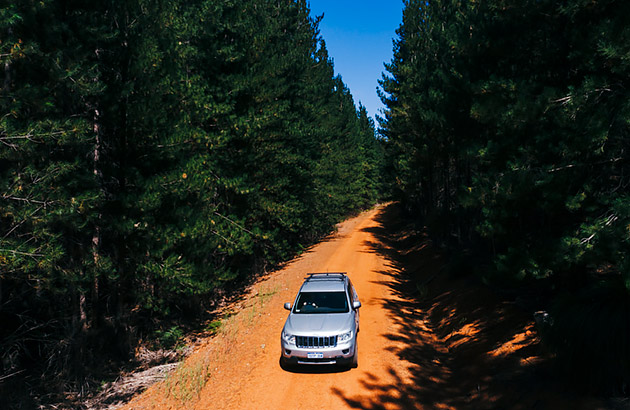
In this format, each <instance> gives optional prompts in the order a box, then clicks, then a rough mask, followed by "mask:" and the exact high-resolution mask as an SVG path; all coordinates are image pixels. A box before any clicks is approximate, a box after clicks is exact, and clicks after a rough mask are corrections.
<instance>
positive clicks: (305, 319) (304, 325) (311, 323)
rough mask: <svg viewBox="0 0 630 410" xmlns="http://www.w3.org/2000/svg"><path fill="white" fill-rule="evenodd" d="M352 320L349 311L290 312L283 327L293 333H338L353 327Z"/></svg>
mask: <svg viewBox="0 0 630 410" xmlns="http://www.w3.org/2000/svg"><path fill="white" fill-rule="evenodd" d="M353 323H354V320H353V318H352V315H351V314H349V313H333V314H306V313H302V314H291V315H289V317H288V318H287V321H286V323H285V325H284V329H285V331H286V332H287V333H291V334H295V335H304V336H306V335H313V336H315V335H322V336H323V335H331V336H332V335H338V334H341V333H345V332H348V331H350V330H354V329H353Z"/></svg>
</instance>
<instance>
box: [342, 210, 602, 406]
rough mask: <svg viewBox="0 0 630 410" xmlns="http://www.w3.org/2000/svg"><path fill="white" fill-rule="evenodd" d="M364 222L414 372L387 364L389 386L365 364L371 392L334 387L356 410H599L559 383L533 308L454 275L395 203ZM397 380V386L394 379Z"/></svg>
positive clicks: (397, 349)
mask: <svg viewBox="0 0 630 410" xmlns="http://www.w3.org/2000/svg"><path fill="white" fill-rule="evenodd" d="M376 220H377V222H378V226H376V227H371V228H367V229H366V230H367V231H369V232H370V233H372V234H373V237H374V241H373V242H370V243H369V244H368V245H369V246H370V248H371V249H372V251H373V252H376V253H378V254H380V255H381V256H383V257H384V258H385V260H386V261H387V264H386V269H385V270H384V271H382V272H381V273H382V275H383V276H384V277H385V278H387V285H388V286H389V287H390V290H391V295H392V296H391V297H390V298H386V299H384V300H382V303H383V305H384V307H385V308H386V309H387V310H388V311H389V314H390V315H391V318H392V319H393V321H394V322H396V323H397V325H398V327H397V330H396V331H394V332H390V333H388V334H386V337H387V339H388V340H389V341H391V344H390V345H388V346H387V347H386V348H387V349H390V350H391V351H393V352H394V353H395V354H396V355H397V356H398V357H399V358H400V359H401V360H402V361H403V363H404V364H406V365H407V367H408V369H409V371H404V372H403V371H401V370H400V368H397V367H396V366H393V365H392V366H391V367H390V369H389V372H390V374H389V375H387V380H388V382H387V383H384V382H383V381H382V379H381V378H380V377H379V375H375V374H372V373H370V372H369V369H366V373H365V377H364V379H363V380H362V381H361V382H362V383H363V385H364V387H365V391H366V393H365V395H356V396H349V395H347V394H346V393H344V392H343V391H342V390H340V389H334V390H333V392H334V393H335V394H337V395H338V396H340V397H341V398H343V399H344V400H345V402H346V403H347V404H348V405H349V406H350V407H351V408H356V409H374V410H376V409H469V408H472V409H557V408H567V409H568V408H571V409H595V408H606V407H604V406H602V404H601V402H599V401H598V400H596V399H594V398H587V397H580V395H579V394H577V393H575V392H572V391H570V390H569V389H568V388H567V387H566V386H565V385H563V384H562V383H560V382H558V381H555V380H554V379H553V373H552V372H551V370H550V369H551V367H550V363H549V360H548V359H547V357H546V355H545V353H544V351H543V348H542V346H541V344H540V340H539V337H538V333H537V331H536V328H535V325H534V320H533V317H532V313H533V312H531V311H526V310H525V309H523V308H521V307H519V306H518V305H517V304H516V303H515V301H514V300H508V299H506V298H501V297H500V296H499V295H497V294H495V293H494V292H492V291H491V290H490V289H488V288H487V287H485V286H483V285H482V284H481V283H480V282H479V281H478V280H477V279H475V278H473V277H472V276H468V277H466V276H462V275H460V276H459V277H454V276H453V275H451V274H449V273H448V272H447V271H446V269H444V268H443V267H444V265H445V258H444V257H443V256H442V255H440V253H439V252H438V251H436V250H435V249H434V247H433V246H432V244H431V241H430V240H429V239H428V237H427V235H426V233H425V232H424V231H422V230H420V231H418V230H415V229H414V228H413V227H412V226H411V225H410V224H407V223H405V221H404V219H403V218H402V216H401V212H400V210H399V208H398V206H397V205H396V204H391V205H389V206H387V207H385V208H383V209H382V210H381V212H380V213H379V215H378V216H377V218H376ZM392 378H393V380H394V382H393V383H392V382H391V380H392Z"/></svg>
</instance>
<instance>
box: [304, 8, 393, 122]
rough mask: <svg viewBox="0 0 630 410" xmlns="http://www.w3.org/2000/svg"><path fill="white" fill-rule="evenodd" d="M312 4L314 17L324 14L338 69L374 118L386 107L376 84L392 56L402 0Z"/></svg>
mask: <svg viewBox="0 0 630 410" xmlns="http://www.w3.org/2000/svg"><path fill="white" fill-rule="evenodd" d="M310 7H311V15H312V16H313V17H315V16H319V15H321V14H324V19H323V20H322V22H321V23H320V25H319V28H320V34H321V36H322V37H323V38H324V40H325V41H326V48H327V49H328V54H329V55H330V57H331V58H332V59H333V60H334V64H335V73H337V74H340V75H341V77H342V79H343V82H344V83H345V84H346V85H347V86H348V88H350V91H351V92H352V96H353V97H354V102H355V104H356V105H357V107H358V105H359V102H361V103H362V104H363V105H364V106H365V107H366V108H367V110H368V114H369V115H370V116H371V117H372V118H374V117H375V115H376V114H378V113H379V112H380V110H381V109H382V108H383V104H382V103H381V101H380V99H379V97H378V95H377V94H376V88H377V87H378V80H380V79H381V77H382V73H383V72H384V71H385V67H383V63H389V62H390V61H391V59H392V49H393V44H392V40H393V39H394V38H396V29H397V28H398V26H400V23H401V22H402V8H403V3H402V0H385V1H376V0H364V1H345V0H336V1H335V0H310ZM377 125H378V124H377Z"/></svg>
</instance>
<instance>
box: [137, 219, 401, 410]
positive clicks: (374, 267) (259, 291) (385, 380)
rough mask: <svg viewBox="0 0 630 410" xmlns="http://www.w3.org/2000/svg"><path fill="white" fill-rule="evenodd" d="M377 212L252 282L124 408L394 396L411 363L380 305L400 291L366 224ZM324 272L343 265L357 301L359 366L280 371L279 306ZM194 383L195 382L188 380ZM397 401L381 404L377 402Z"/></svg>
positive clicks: (302, 403) (321, 405) (288, 404)
mask: <svg viewBox="0 0 630 410" xmlns="http://www.w3.org/2000/svg"><path fill="white" fill-rule="evenodd" d="M379 212H380V210H379V209H374V210H372V211H369V212H366V213H363V214H361V215H360V216H358V217H356V218H354V219H351V220H349V221H346V222H345V223H343V224H342V225H340V226H339V229H338V232H337V233H336V234H335V235H333V236H332V237H331V238H330V239H329V240H327V241H325V242H323V243H320V244H318V245H317V246H315V247H313V248H312V249H309V250H308V251H307V252H305V253H304V254H303V255H302V256H301V257H299V258H298V259H297V260H295V261H293V262H291V263H290V264H289V265H288V266H286V268H284V269H283V270H281V271H279V272H275V273H273V274H271V275H270V276H269V277H268V278H266V279H265V280H263V281H261V282H260V283H258V284H256V285H255V286H254V288H253V289H252V291H251V293H250V295H249V296H247V297H246V298H245V299H244V300H242V301H241V302H239V303H238V304H237V306H235V308H234V309H235V310H234V311H235V315H234V316H232V317H230V318H229V319H226V322H227V323H226V324H225V325H224V327H223V328H222V329H221V331H220V334H219V336H218V337H216V338H214V339H213V340H210V341H208V343H207V344H206V345H204V346H201V347H200V348H199V349H198V350H197V351H196V352H195V354H194V355H193V356H192V357H191V358H190V359H189V360H188V361H187V363H186V364H185V365H184V366H183V367H182V369H180V372H181V376H179V377H178V376H175V377H171V378H169V380H167V381H166V382H164V383H162V384H161V385H156V386H154V387H153V388H151V389H149V391H148V392H147V393H145V394H144V395H142V396H140V397H138V398H136V399H135V400H134V401H132V402H131V403H130V404H129V405H128V406H127V408H129V409H149V408H197V409H281V408H291V409H343V408H352V406H351V403H349V402H348V401H349V400H352V398H353V397H357V396H362V395H363V394H366V393H367V394H369V386H370V385H371V384H378V385H390V386H392V390H393V391H392V399H394V401H395V398H396V392H395V389H394V388H395V386H396V385H397V384H398V383H400V381H401V380H400V378H408V377H409V372H408V369H407V368H408V366H409V363H408V362H406V361H405V360H402V359H401V358H399V357H398V356H397V354H396V353H397V351H398V350H399V349H400V348H399V346H398V344H399V342H396V341H394V340H390V338H388V337H387V335H388V334H392V333H396V332H397V329H396V327H397V324H396V321H395V320H393V319H392V317H391V315H390V311H389V310H388V309H386V308H385V307H384V306H385V304H386V303H392V302H394V301H395V300H396V299H397V296H395V295H394V294H393V292H392V290H391V288H390V286H388V282H389V280H390V278H389V277H388V276H387V275H386V274H385V273H383V271H385V270H387V261H386V260H385V259H384V258H383V257H382V255H379V254H378V253H377V252H376V251H375V250H374V249H373V246H372V244H373V243H374V242H375V239H374V238H373V234H372V233H371V232H370V231H371V230H372V229H373V228H375V227H376V226H377V224H378V223H377V222H376V221H375V220H374V217H375V215H376V214H378V213H379ZM326 271H344V272H348V275H349V276H350V278H351V279H352V281H353V283H354V285H355V287H356V289H357V292H358V294H359V298H360V300H361V302H362V305H363V306H362V308H361V332H360V333H359V336H358V337H359V366H358V368H356V369H352V370H341V369H336V368H332V367H317V368H314V369H312V368H305V369H301V368H298V369H295V370H294V371H292V372H288V371H285V370H283V369H282V368H281V367H280V364H279V358H280V332H281V330H282V326H283V324H284V320H285V319H286V316H287V312H286V311H285V310H284V309H283V307H282V305H283V303H284V302H292V301H293V298H294V297H295V294H296V293H297V290H298V289H299V287H300V285H301V283H302V281H303V278H304V276H305V274H306V273H308V272H326ZM185 368H188V369H189V370H185ZM184 374H186V375H187V376H188V377H185V375H184ZM188 378H193V379H194V378H197V379H202V380H203V379H207V380H204V381H199V380H193V381H191V380H186V379H188ZM169 382H170V383H171V385H170V386H167V385H168V384H169ZM203 382H205V385H204V386H203V387H201V388H199V385H200V384H201V383H203ZM194 383H197V386H189V384H194ZM399 407H400V406H398V405H396V404H395V403H390V404H388V403H383V404H382V407H381V408H384V409H389V408H392V409H394V408H399Z"/></svg>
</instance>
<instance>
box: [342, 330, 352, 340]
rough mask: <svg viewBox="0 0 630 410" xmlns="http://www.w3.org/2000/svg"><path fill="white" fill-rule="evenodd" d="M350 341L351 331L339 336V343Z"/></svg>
mask: <svg viewBox="0 0 630 410" xmlns="http://www.w3.org/2000/svg"><path fill="white" fill-rule="evenodd" d="M350 339H352V331H350V332H348V333H344V334H342V335H339V341H340V342H347V341H349V340H350Z"/></svg>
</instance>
